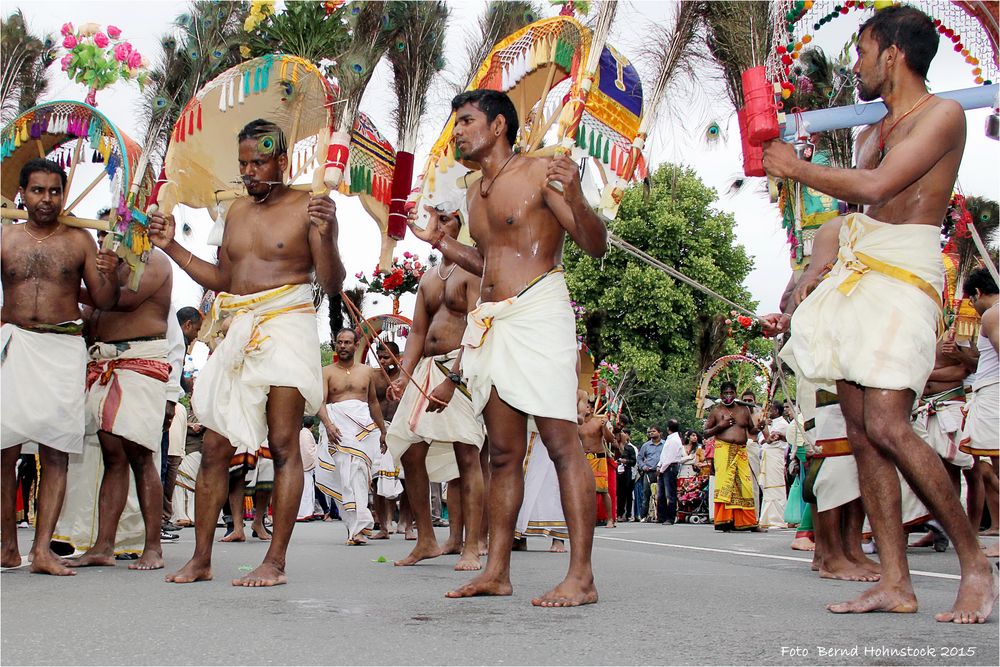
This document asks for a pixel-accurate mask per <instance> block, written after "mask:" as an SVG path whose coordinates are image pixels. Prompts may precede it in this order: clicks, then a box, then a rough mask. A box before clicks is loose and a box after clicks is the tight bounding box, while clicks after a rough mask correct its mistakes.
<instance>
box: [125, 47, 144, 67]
mask: <svg viewBox="0 0 1000 667" xmlns="http://www.w3.org/2000/svg"><path fill="white" fill-rule="evenodd" d="M128 66H129V67H130V68H132V69H135V68H137V67H140V66H142V54H140V53H139V52H138V51H133V52H132V53H130V54H129V56H128Z"/></svg>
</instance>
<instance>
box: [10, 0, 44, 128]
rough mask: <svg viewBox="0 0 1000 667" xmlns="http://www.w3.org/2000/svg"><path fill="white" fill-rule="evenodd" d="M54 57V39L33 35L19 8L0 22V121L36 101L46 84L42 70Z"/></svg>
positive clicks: (26, 108) (41, 94)
mask: <svg viewBox="0 0 1000 667" xmlns="http://www.w3.org/2000/svg"><path fill="white" fill-rule="evenodd" d="M55 57H56V44H55V40H54V39H53V38H52V36H51V35H50V36H47V37H37V36H35V35H33V34H32V33H31V31H30V30H29V29H28V25H27V23H26V22H25V19H24V14H23V13H22V12H21V10H20V9H18V10H15V11H14V12H12V13H11V14H10V15H9V16H8V17H7V20H5V21H0V62H2V63H3V64H2V65H0V122H2V123H4V124H6V123H9V122H10V121H12V120H13V119H14V118H15V117H16V116H17V115H18V114H20V113H21V112H22V111H26V110H28V109H30V108H31V107H33V106H35V105H36V104H38V100H39V98H41V97H42V96H43V95H44V94H45V91H46V89H47V88H48V85H49V82H48V79H47V78H46V76H45V70H46V69H47V68H48V66H49V65H51V64H52V63H53V62H54V61H55Z"/></svg>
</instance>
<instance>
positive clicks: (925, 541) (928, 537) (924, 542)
mask: <svg viewBox="0 0 1000 667" xmlns="http://www.w3.org/2000/svg"><path fill="white" fill-rule="evenodd" d="M907 546H908V547H932V546H934V533H932V532H930V531H927V533H925V534H924V536H923V537H921V538H920V539H919V540H917V541H916V542H911V543H910V544H908V545H907Z"/></svg>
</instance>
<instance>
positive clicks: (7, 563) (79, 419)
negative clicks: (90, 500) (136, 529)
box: [0, 159, 159, 575]
mask: <svg viewBox="0 0 1000 667" xmlns="http://www.w3.org/2000/svg"><path fill="white" fill-rule="evenodd" d="M65 187H66V172H65V171H63V169H62V168H61V167H60V166H59V165H57V164H56V163H54V162H51V161H49V160H41V159H37V160H31V161H29V162H28V163H27V164H25V165H24V167H23V168H22V169H21V174H20V189H19V190H18V192H19V194H20V195H21V199H22V201H23V202H24V206H25V208H26V209H27V210H28V221H27V222H26V223H25V224H23V225H11V226H7V225H4V227H3V238H2V242H0V253H2V258H0V263H2V265H3V312H2V314H0V320H2V325H0V336H2V346H0V347H2V349H3V355H2V357H0V358H2V362H0V363H2V372H0V377H2V378H3V379H2V383H0V385H2V402H3V418H2V420H0V427H2V434H3V437H2V444H0V447H2V466H3V470H2V471H0V481H2V491H0V494H2V498H0V500H2V521H3V523H2V526H0V529H2V531H3V550H2V554H0V556H2V560H0V564H2V566H3V567H17V566H19V565H21V553H20V551H19V549H18V546H17V527H16V525H15V522H14V510H15V507H16V505H17V503H16V499H17V481H16V479H15V467H16V465H17V457H18V456H19V455H20V453H21V447H22V445H24V444H26V443H38V445H39V448H38V455H39V461H40V463H41V466H42V475H41V477H42V479H41V483H40V488H39V498H38V518H37V523H36V527H35V543H34V546H33V547H32V549H31V571H32V572H40V573H44V574H56V575H71V574H76V572H75V571H73V570H71V569H69V568H67V567H66V566H65V565H64V564H62V563H61V562H60V559H59V557H58V556H57V555H56V554H54V553H52V551H51V549H50V548H49V542H51V540H52V532H53V530H54V529H55V525H56V521H57V520H58V518H59V511H60V509H61V508H62V503H63V497H64V495H65V493H66V468H67V465H68V462H69V454H71V453H74V454H78V453H80V452H81V451H82V450H83V434H84V427H85V408H84V397H85V387H86V384H85V382H86V374H87V345H86V343H84V341H83V336H82V335H81V334H82V332H83V321H82V319H81V315H80V305H79V304H80V291H81V290H80V284H81V282H80V281H81V280H82V281H83V284H84V285H85V286H86V288H87V291H88V293H89V294H90V299H91V301H92V302H93V303H94V304H95V305H96V306H97V307H99V308H105V309H107V308H113V307H114V305H115V303H117V301H118V296H119V285H118V277H117V274H116V271H117V269H118V258H117V257H116V256H115V254H114V253H113V252H111V251H109V250H98V249H97V244H96V243H95V242H94V237H93V236H91V235H90V234H89V233H88V232H87V231H85V230H83V229H75V228H73V227H66V226H65V225H62V224H60V223H59V221H58V217H59V215H60V214H61V213H62V210H63V196H64V194H65V192H64V189H65ZM157 535H159V533H157Z"/></svg>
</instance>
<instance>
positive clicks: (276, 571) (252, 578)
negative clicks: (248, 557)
mask: <svg viewBox="0 0 1000 667" xmlns="http://www.w3.org/2000/svg"><path fill="white" fill-rule="evenodd" d="M287 583H288V577H286V576H285V571H284V570H282V569H281V568H280V567H278V566H277V565H274V564H272V563H261V564H260V565H258V566H257V569H256V570H254V571H253V572H248V573H247V574H245V575H244V576H242V577H240V578H239V579H233V586H245V587H247V588H259V587H262V586H280V585H281V584H287Z"/></svg>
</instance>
